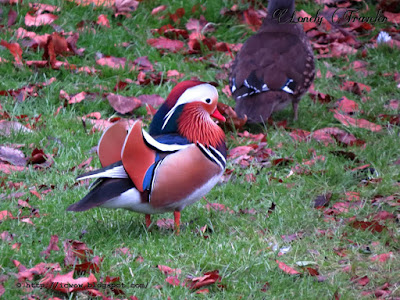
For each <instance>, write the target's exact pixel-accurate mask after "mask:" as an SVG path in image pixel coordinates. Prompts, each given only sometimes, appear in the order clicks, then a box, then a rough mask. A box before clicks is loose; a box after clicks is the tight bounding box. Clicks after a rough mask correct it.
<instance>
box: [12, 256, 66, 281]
mask: <svg viewBox="0 0 400 300" xmlns="http://www.w3.org/2000/svg"><path fill="white" fill-rule="evenodd" d="M13 262H14V265H15V266H16V267H17V268H18V274H16V277H17V280H18V282H20V283H21V282H25V281H26V280H33V278H34V277H35V276H38V275H43V274H46V273H48V272H54V271H61V267H60V265H59V264H58V263H44V262H41V263H39V264H37V265H36V266H34V267H33V268H30V269H28V268H26V267H25V266H24V265H22V264H21V263H20V262H19V261H16V260H14V261H13Z"/></svg>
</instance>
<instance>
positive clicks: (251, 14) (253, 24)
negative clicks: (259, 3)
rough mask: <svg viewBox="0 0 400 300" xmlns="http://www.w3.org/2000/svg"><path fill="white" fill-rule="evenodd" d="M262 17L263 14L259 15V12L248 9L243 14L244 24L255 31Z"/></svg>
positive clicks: (251, 8)
mask: <svg viewBox="0 0 400 300" xmlns="http://www.w3.org/2000/svg"><path fill="white" fill-rule="evenodd" d="M264 17H265V14H264V13H261V11H260V10H255V9H254V8H253V7H249V8H248V9H247V10H245V11H244V12H243V19H244V23H246V24H247V25H249V27H250V29H251V30H252V31H257V30H258V29H259V28H260V26H261V24H262V20H263V19H264Z"/></svg>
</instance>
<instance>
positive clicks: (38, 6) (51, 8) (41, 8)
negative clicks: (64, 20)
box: [29, 3, 61, 15]
mask: <svg viewBox="0 0 400 300" xmlns="http://www.w3.org/2000/svg"><path fill="white" fill-rule="evenodd" d="M29 7H30V8H32V10H33V11H35V12H36V14H37V15H40V14H42V13H43V12H45V11H47V12H59V11H61V8H59V7H57V6H55V5H50V4H44V3H29Z"/></svg>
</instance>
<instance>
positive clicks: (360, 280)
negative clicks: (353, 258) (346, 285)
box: [350, 276, 369, 286]
mask: <svg viewBox="0 0 400 300" xmlns="http://www.w3.org/2000/svg"><path fill="white" fill-rule="evenodd" d="M350 280H351V281H353V282H357V283H358V284H359V285H361V286H365V285H367V284H368V283H369V278H368V276H364V277H361V278H359V277H353V278H351V279H350Z"/></svg>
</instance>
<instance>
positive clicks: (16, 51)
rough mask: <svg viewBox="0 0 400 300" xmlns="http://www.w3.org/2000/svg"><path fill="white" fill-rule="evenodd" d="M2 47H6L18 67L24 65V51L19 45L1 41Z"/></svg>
mask: <svg viewBox="0 0 400 300" xmlns="http://www.w3.org/2000/svg"><path fill="white" fill-rule="evenodd" d="M0 45H1V46H3V47H6V48H7V49H8V50H9V51H10V53H11V54H12V56H14V59H15V62H16V63H17V64H18V65H21V64H22V49H21V46H20V45H19V44H18V43H7V42H6V41H5V40H1V41H0Z"/></svg>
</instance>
